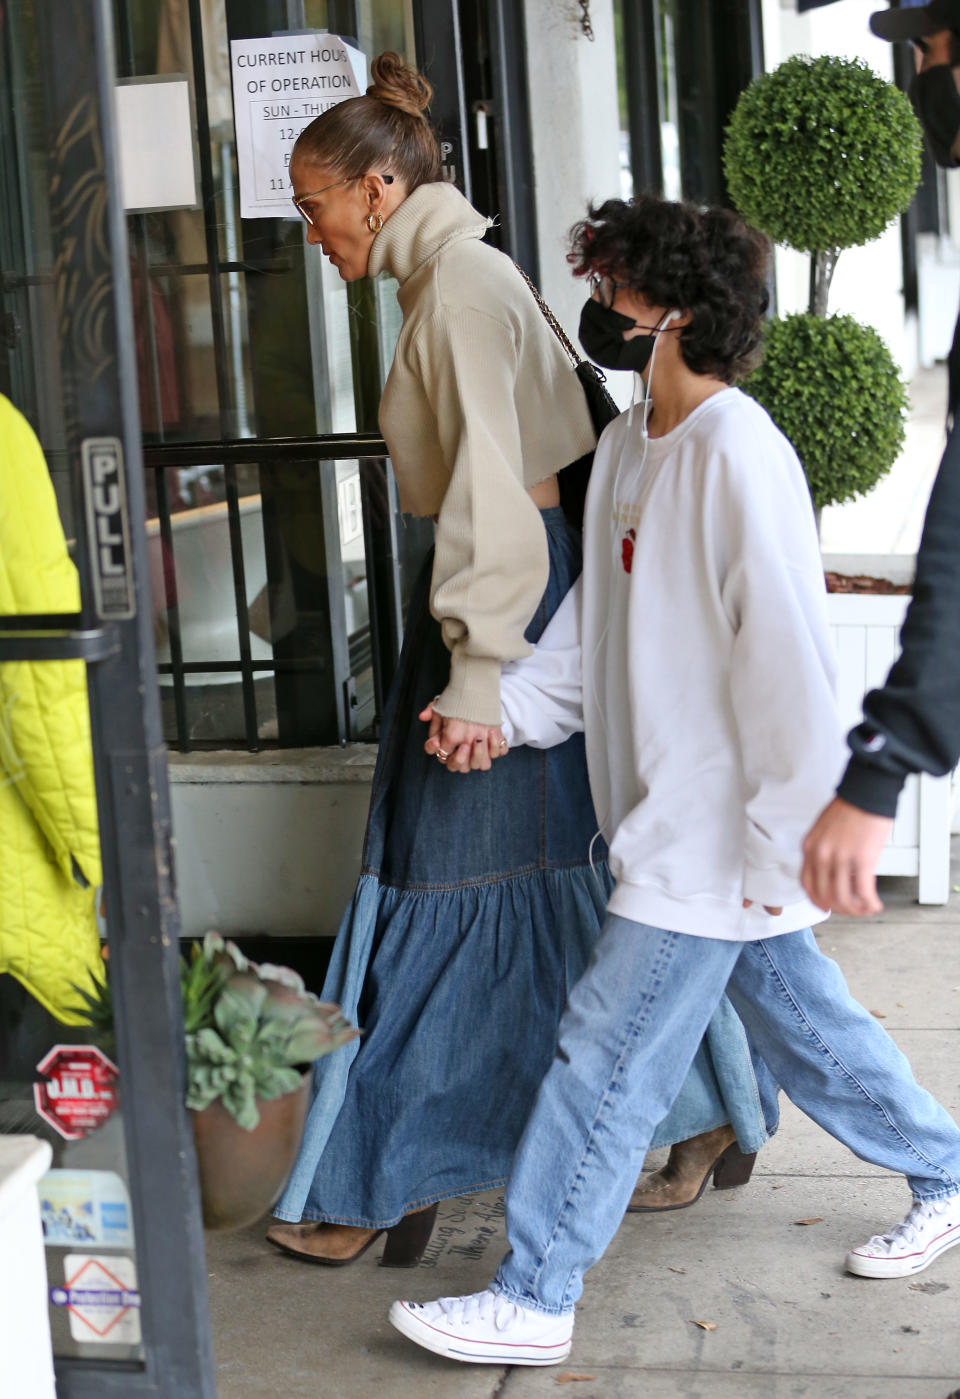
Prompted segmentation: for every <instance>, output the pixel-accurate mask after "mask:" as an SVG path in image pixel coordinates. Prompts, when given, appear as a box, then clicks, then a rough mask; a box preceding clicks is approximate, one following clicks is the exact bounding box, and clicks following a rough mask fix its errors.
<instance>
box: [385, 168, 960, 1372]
mask: <svg viewBox="0 0 960 1399" xmlns="http://www.w3.org/2000/svg"><path fill="white" fill-rule="evenodd" d="M768 256H769V245H768V244H767V242H766V240H765V239H764V238H763V237H762V236H761V235H760V234H759V233H756V232H755V231H754V230H752V229H749V228H747V227H746V226H745V225H744V224H743V223H742V222H741V221H740V220H739V219H738V218H737V217H736V215H734V214H733V213H732V212H731V211H730V210H727V209H707V210H700V209H695V208H693V207H692V206H688V205H683V204H675V203H668V202H667V201H665V200H660V199H654V198H652V197H650V196H641V197H640V198H638V199H637V200H635V201H634V202H633V203H631V204H624V203H622V202H621V201H620V200H610V201H608V202H607V203H605V204H603V205H602V206H601V207H600V208H599V209H595V208H591V209H590V211H589V215H588V218H587V220H586V221H585V222H584V223H583V224H581V225H580V226H579V227H578V228H577V229H576V230H575V234H574V240H573V259H572V260H573V261H574V262H575V265H576V268H577V270H578V271H579V272H581V273H583V274H587V273H589V274H592V275H593V276H594V277H595V283H594V294H593V297H592V299H591V300H590V301H588V302H587V304H586V306H585V307H584V313H583V319H582V321H581V338H582V339H583V340H584V342H585V343H590V344H593V345H594V347H595V348H596V349H597V351H598V352H599V354H600V356H601V357H602V358H603V360H604V362H615V363H622V362H623V361H624V360H625V359H626V360H629V362H630V363H631V364H632V365H633V367H635V368H637V369H639V370H640V371H642V373H643V374H644V377H645V379H646V381H647V385H648V389H649V391H650V395H651V398H650V399H648V401H647V405H645V408H644V411H642V412H640V413H637V414H635V416H634V420H633V422H631V421H630V420H629V418H628V416H627V415H626V414H624V415H622V416H621V417H620V418H618V419H617V421H616V422H614V423H612V424H611V425H610V426H609V427H608V428H607V429H606V431H605V432H604V434H603V437H602V439H601V442H600V446H599V448H598V450H597V455H596V463H595V466H594V471H593V477H592V480H591V483H590V490H589V493H588V496H587V506H586V518H585V523H584V566H583V576H582V579H581V582H580V583H579V584H578V586H577V588H576V590H575V591H574V592H573V593H572V594H571V596H570V597H569V598H568V599H567V600H566V601H565V602H564V604H563V606H562V607H561V608H560V609H559V611H558V613H557V615H556V616H555V617H554V619H553V621H552V622H551V625H550V627H549V628H548V630H547V631H546V632H545V634H544V636H543V639H542V642H541V644H540V645H539V646H538V647H537V648H536V649H535V652H534V654H533V655H531V656H530V657H526V658H524V659H522V660H520V661H518V662H516V663H515V664H514V665H512V666H510V667H509V668H508V670H507V672H506V673H505V674H504V677H503V688H502V697H503V708H504V715H505V719H506V721H507V723H508V725H509V732H510V734H511V737H512V738H513V739H516V740H520V741H523V740H526V741H527V742H531V743H537V744H539V745H543V746H545V747H549V745H551V744H554V743H557V742H560V741H562V740H563V739H565V738H566V736H567V735H568V734H569V733H570V732H571V731H574V730H581V729H582V730H584V731H585V733H586V740H587V756H588V761H589V764H590V777H591V786H592V789H593V793H594V797H595V800H596V803H597V808H598V810H604V809H605V810H606V811H607V813H608V820H609V826H608V829H609V831H610V867H611V871H612V873H613V875H614V876H615V880H616V885H615V888H614V892H613V894H612V896H611V899H610V902H609V905H608V913H607V920H606V924H605V927H604V931H603V934H602V936H601V937H600V939H599V942H598V944H597V949H596V953H595V955H594V958H593V959H592V961H591V964H590V967H589V969H588V971H587V972H586V974H585V976H584V977H583V979H582V981H581V982H580V983H579V985H578V986H577V987H575V988H574V991H573V993H572V995H571V997H570V1002H569V1005H568V1007H567V1009H566V1011H565V1013H564V1016H563V1021H562V1024H561V1026H560V1034H559V1047H558V1050H557V1054H556V1057H555V1058H554V1061H553V1063H552V1065H551V1067H550V1071H549V1073H548V1074H547V1076H546V1078H545V1079H544V1082H543V1085H542V1087H541V1089H540V1092H539V1094H538V1096H537V1103H536V1107H535V1108H534V1111H533V1114H532V1116H531V1118H530V1121H529V1123H528V1125H527V1128H526V1130H525V1132H524V1134H523V1139H522V1141H521V1142H520V1145H519V1147H518V1149H517V1153H516V1159H515V1161H514V1165H513V1169H512V1172H511V1176H510V1185H509V1187H508V1190H507V1200H506V1203H507V1236H508V1239H509V1243H510V1246H511V1251H510V1253H508V1254H507V1256H506V1258H504V1260H503V1261H502V1262H501V1264H500V1267H499V1269H498V1272H497V1274H496V1277H495V1278H494V1279H493V1281H492V1282H491V1284H490V1287H489V1288H487V1289H485V1290H484V1291H483V1292H481V1293H475V1294H473V1295H471V1296H469V1297H459V1298H453V1297H446V1298H442V1299H440V1300H438V1301H434V1302H429V1303H425V1304H417V1305H412V1304H410V1303H403V1302H397V1303H394V1306H393V1308H392V1310H391V1313H390V1319H391V1321H392V1322H393V1324H394V1325H395V1326H396V1327H397V1329H398V1330H400V1331H401V1332H403V1334H404V1335H406V1336H408V1337H409V1338H410V1339H411V1340H413V1341H415V1342H416V1343H417V1344H418V1345H420V1346H423V1347H425V1348H426V1349H428V1350H431V1351H434V1352H439V1353H440V1354H444V1355H448V1356H449V1357H450V1358H451V1359H455V1360H458V1361H468V1362H474V1363H479V1364H494V1365H502V1364H504V1363H508V1364H511V1365H516V1364H519V1365H553V1364H557V1363H558V1362H559V1361H561V1360H564V1359H565V1358H566V1356H567V1355H568V1354H569V1351H570V1348H571V1339H572V1333H573V1324H574V1305H575V1303H576V1302H577V1300H578V1298H579V1297H580V1295H581V1292H582V1287H583V1275H584V1273H585V1272H586V1270H587V1269H588V1268H589V1267H591V1266H592V1264H593V1263H595V1262H596V1261H597V1260H598V1259H599V1258H600V1257H601V1256H602V1254H603V1252H604V1250H605V1249H606V1247H607V1245H608V1243H609V1242H610V1240H611V1238H612V1237H613V1235H614V1233H615V1231H616V1230H617V1228H618V1226H619V1224H620V1220H621V1217H622V1214H623V1210H624V1207H625V1206H626V1203H627V1200H628V1199H629V1197H630V1192H631V1189H632V1186H633V1180H634V1176H635V1173H636V1169H637V1163H638V1162H639V1161H642V1159H643V1154H644V1152H645V1150H646V1147H647V1144H648V1142H649V1140H650V1136H651V1133H652V1131H653V1128H654V1126H655V1125H656V1123H657V1122H658V1121H659V1120H660V1119H661V1118H662V1116H663V1113H664V1111H665V1110H666V1109H667V1108H668V1107H669V1105H670V1103H671V1101H672V1100H673V1097H674V1093H675V1091H676V1088H677V1086H678V1085H679V1084H680V1082H681V1080H682V1078H683V1075H684V1073H685V1072H686V1070H687V1067H688V1065H689V1064H690V1062H691V1059H692V1057H693V1055H694V1052H695V1051H696V1049H697V1045H698V1042H699V1040H700V1036H701V1034H702V1033H703V1028H704V1026H705V1025H707V1024H708V1022H709V1020H710V1017H711V1015H712V1013H713V1011H714V1008H715V1007H716V1006H717V1004H718V1003H719V1001H720V998H721V996H722V995H723V994H724V990H725V988H726V990H727V992H728V993H729V995H730V997H731V999H732V1001H733V1003H734V1005H735V1006H736V1007H737V1009H738V1011H739V1012H740V1014H741V1016H742V1017H743V1020H744V1023H745V1024H746V1025H747V1026H748V1027H749V1029H750V1032H751V1034H752V1035H753V1036H754V1038H755V1041H756V1043H757V1045H758V1047H759V1049H760V1051H761V1053H762V1054H763V1055H764V1057H765V1058H766V1059H767V1062H768V1063H769V1064H770V1066H771V1068H772V1069H773V1070H774V1072H775V1073H776V1074H777V1079H778V1081H779V1082H780V1083H781V1084H782V1085H783V1088H784V1091H785V1092H786V1093H788V1094H789V1095H790V1097H791V1099H792V1100H793V1102H795V1103H796V1104H797V1106H798V1107H800V1108H801V1109H802V1110H803V1111H804V1112H806V1113H807V1114H808V1115H809V1116H810V1117H812V1118H813V1120H814V1121H815V1122H817V1123H819V1124H820V1125H821V1126H822V1127H823V1128H824V1129H825V1130H826V1131H828V1132H830V1133H831V1134H832V1135H833V1136H834V1137H836V1138H837V1139H838V1140H840V1141H841V1142H843V1143H844V1144H845V1145H846V1146H848V1147H849V1148H850V1150H851V1151H853V1152H855V1153H856V1155H858V1156H859V1157H860V1158H861V1159H862V1160H866V1161H870V1162H872V1163H874V1164H875V1165H878V1166H884V1167H886V1168H887V1169H889V1170H893V1171H898V1172H902V1173H903V1174H904V1175H905V1176H906V1177H907V1181H908V1184H909V1185H910V1187H911V1190H912V1193H913V1197H914V1204H913V1207H912V1208H911V1210H910V1212H909V1214H908V1215H907V1217H906V1219H904V1220H903V1221H902V1223H900V1224H897V1225H895V1226H894V1227H893V1228H891V1229H890V1231H889V1232H888V1233H886V1234H883V1235H878V1236H874V1237H873V1238H871V1239H870V1240H869V1241H868V1242H866V1243H864V1244H861V1245H859V1246H858V1247H856V1248H853V1249H851V1250H850V1252H849V1253H848V1254H847V1257H846V1264H845V1266H846V1269H847V1271H848V1272H851V1273H854V1274H857V1275H859V1276H861V1277H867V1278H893V1277H907V1276H910V1275H911V1274H913V1273H915V1272H919V1271H921V1270H922V1269H923V1268H926V1267H927V1266H928V1265H929V1264H930V1263H932V1262H933V1261H934V1260H935V1259H936V1258H938V1257H939V1256H940V1255H941V1254H942V1253H943V1252H944V1250H945V1249H947V1248H950V1247H953V1246H956V1245H960V1129H958V1127H957V1125H956V1123H955V1122H954V1121H953V1120H952V1118H951V1117H950V1115H949V1114H948V1113H947V1112H946V1111H945V1110H944V1109H943V1108H942V1107H941V1106H940V1105H939V1104H938V1103H937V1102H936V1101H935V1100H934V1099H933V1098H932V1097H931V1096H930V1094H929V1093H927V1092H925V1090H924V1089H922V1088H921V1087H920V1086H919V1085H918V1084H917V1083H916V1082H915V1081H914V1078H913V1075H912V1073H911V1070H910V1066H909V1064H908V1063H907V1060H906V1059H905V1058H904V1056H903V1055H902V1054H901V1053H900V1051H899V1050H898V1049H897V1047H896V1045H895V1044H894V1042H893V1040H892V1039H891V1038H890V1036H889V1035H888V1034H887V1032H886V1031H885V1030H884V1029H883V1028H882V1026H881V1025H879V1024H878V1022H877V1020H876V1019H875V1018H874V1016H872V1015H871V1014H870V1013H869V1011H867V1010H865V1009H864V1008H863V1007H862V1006H860V1005H858V1004H857V1002H856V1001H855V1000H854V999H853V997H852V996H851V995H850V992H849V990H848V989H847V986H846V983H845V982H844V979H843V976H842V975H841V973H840V969H839V968H838V967H837V965H836V964H835V963H834V962H832V961H831V960H830V959H829V958H828V957H826V956H825V955H824V954H823V953H822V952H821V951H820V949H819V948H818V946H817V943H816V939H815V938H814V935H813V932H812V930H811V927H810V925H811V923H816V922H819V921H820V920H822V918H823V917H824V915H823V913H822V912H821V911H820V910H819V909H817V908H815V907H814V905H813V904H811V903H810V902H809V901H808V900H807V899H806V897H805V895H804V891H803V888H802V886H801V883H800V842H801V840H802V838H803V835H804V832H805V831H806V829H807V827H808V826H809V824H810V819H811V816H812V815H813V813H815V812H816V811H817V810H818V809H819V807H820V806H821V805H822V803H823V798H824V795H825V794H826V793H827V792H829V791H830V789H831V787H832V786H833V784H834V782H835V781H836V775H837V771H838V767H839V763H840V757H841V730H840V724H839V719H838V715H837V710H836V701H835V695H834V679H835V670H836V660H835V656H834V654H833V645H832V642H831V639H830V633H829V629H828V626H827V619H826V606H825V593H824V586H823V564H822V561H821V558H820V551H819V547H818V541H817V536H816V529H815V527H814V521H813V511H812V509H811V506H810V494H809V489H808V487H807V483H806V481H805V479H804V475H803V471H802V469H801V466H800V463H799V462H798V461H797V458H796V454H795V453H794V451H793V449H792V447H791V446H790V444H789V442H788V441H787V440H786V438H785V437H784V436H783V435H782V434H781V433H780V432H779V431H778V430H777V428H776V427H775V426H774V424H773V423H772V422H771V421H770V419H769V418H768V417H767V414H766V413H765V412H764V410H763V409H762V408H761V407H760V405H759V404H758V403H756V402H755V401H754V400H753V399H752V398H749V397H747V395H745V394H743V393H741V392H740V390H739V389H737V388H736V387H734V385H735V384H736V382H737V380H738V379H739V378H741V377H742V375H743V374H744V373H746V372H747V370H748V369H749V368H750V367H751V365H752V363H753V362H754V360H755V357H756V352H757V350H758V347H759V344H760V339H761V334H762V325H763V311H764V309H765V307H766V303H767V294H766V274H767V267H768ZM651 401H652V404H653V408H652V411H651V412H650V414H649V418H648V414H647V411H646V408H647V406H648V405H649V403H650V402H651ZM626 541H629V543H630V544H631V546H632V548H631V549H630V550H627V549H624V547H623V546H624V543H625V542H626ZM692 799H695V801H696V808H697V819H696V821H691V820H690V807H691V800H692ZM672 1261H676V1255H675V1253H674V1254H673V1255H672ZM778 1262H779V1259H778Z"/></svg>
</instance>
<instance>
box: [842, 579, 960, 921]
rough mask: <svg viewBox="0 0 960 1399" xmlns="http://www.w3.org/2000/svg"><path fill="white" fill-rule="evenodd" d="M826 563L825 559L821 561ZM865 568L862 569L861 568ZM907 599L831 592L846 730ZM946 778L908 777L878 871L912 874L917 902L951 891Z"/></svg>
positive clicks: (883, 666) (879, 679) (878, 676)
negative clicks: (916, 890)
mask: <svg viewBox="0 0 960 1399" xmlns="http://www.w3.org/2000/svg"><path fill="white" fill-rule="evenodd" d="M824 562H825V563H826V564H827V567H831V562H830V560H825V561H824ZM864 571H866V570H864ZM909 602H910V598H909V596H907V595H905V594H902V593H901V594H898V593H893V594H886V595H882V594H876V595H872V594H863V593H831V594H829V596H828V598H827V615H828V617H829V620H830V628H831V631H832V633H833V637H834V641H835V642H836V647H837V656H838V662H839V669H838V697H839V701H840V717H841V719H842V721H843V725H844V728H845V729H851V728H853V727H854V725H855V724H858V723H860V721H861V719H862V718H863V709H862V705H863V697H864V695H865V694H866V692H867V691H868V690H872V689H875V688H876V687H877V686H879V685H882V684H883V682H884V680H885V679H886V676H887V671H888V670H889V669H890V666H891V665H892V664H893V661H894V658H895V657H896V655H897V652H898V650H899V638H900V628H901V626H902V625H903V619H904V615H905V614H906V610H907V606H908V604H909ZM950 817H951V787H950V778H949V777H929V776H927V775H926V774H922V775H921V776H920V777H919V778H918V777H911V778H909V779H908V781H907V784H906V786H905V787H904V790H903V794H902V796H901V798H900V805H899V807H898V808H897V819H896V822H895V823H894V827H893V831H892V833H891V836H890V841H889V843H888V845H887V847H886V849H885V850H884V852H883V854H882V855H881V857H880V863H879V864H878V866H877V873H878V874H900V875H915V876H916V877H917V879H918V881H919V888H918V894H917V897H918V899H919V902H920V903H922V904H943V903H946V902H947V899H948V897H949V894H950Z"/></svg>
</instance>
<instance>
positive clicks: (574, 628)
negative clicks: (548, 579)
mask: <svg viewBox="0 0 960 1399" xmlns="http://www.w3.org/2000/svg"><path fill="white" fill-rule="evenodd" d="M582 610H583V580H582V578H578V579H577V581H576V583H574V585H573V587H572V588H571V589H570V591H569V592H568V593H567V595H566V597H565V598H564V599H563V602H562V603H561V604H560V606H559V607H558V608H557V610H556V612H555V613H554V614H553V617H552V618H551V619H550V622H549V625H548V626H547V628H546V630H545V631H544V633H543V635H542V636H541V638H540V640H539V641H538V642H537V644H536V646H534V648H533V651H532V652H531V654H530V655H529V656H526V657H524V659H523V660H520V661H513V662H511V663H510V664H509V665H506V666H504V668H503V675H502V677H501V680H500V702H501V705H502V708H503V735H504V738H505V739H506V740H507V742H508V743H509V744H510V746H511V747H512V748H513V747H517V746H519V745H520V744H524V743H525V744H527V745H528V746H529V747H531V748H553V747H555V746H556V744H558V743H563V742H564V741H565V740H566V739H568V738H569V737H570V735H571V734H575V733H579V732H581V731H582V729H583V667H582V652H581V644H580V630H581V614H582Z"/></svg>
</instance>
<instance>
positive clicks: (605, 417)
mask: <svg viewBox="0 0 960 1399" xmlns="http://www.w3.org/2000/svg"><path fill="white" fill-rule="evenodd" d="M514 266H515V267H516V269H517V271H518V272H519V273H520V276H521V277H522V278H523V280H524V281H525V282H526V284H527V286H528V287H529V288H530V290H531V291H532V292H533V295H534V298H535V300H536V303H537V305H538V306H539V307H540V310H541V311H542V312H543V314H544V317H545V319H546V322H547V324H548V325H549V327H550V329H551V330H552V331H553V333H554V335H556V337H557V339H558V340H559V341H560V344H561V345H562V346H563V348H564V349H565V350H566V352H567V354H568V355H569V356H570V361H571V363H572V365H573V372H574V373H575V374H576V376H577V378H578V379H579V380H580V385H581V387H582V389H583V392H584V395H585V397H586V400H587V411H588V412H589V414H590V421H591V422H592V423H593V430H594V432H595V433H596V434H597V437H598V438H599V436H600V434H601V432H603V429H604V428H605V427H606V426H607V423H612V422H613V420H614V418H618V417H619V416H620V409H619V408H618V407H617V405H616V403H614V401H613V399H612V398H611V397H610V391H609V389H608V388H607V376H606V375H605V374H604V372H603V370H602V369H598V368H597V366H596V365H595V364H591V362H590V360H588V359H581V357H580V355H578V354H577V351H576V348H575V347H574V345H573V342H572V341H571V339H570V337H569V335H568V334H567V332H566V331H565V330H564V328H563V326H562V325H561V324H560V322H559V321H558V320H557V318H556V316H555V315H554V314H553V312H552V311H551V310H550V307H549V306H548V305H547V303H546V302H545V301H544V299H543V297H542V296H541V295H540V293H539V291H538V290H537V288H536V287H535V286H534V284H533V282H531V280H530V278H529V277H528V276H527V274H526V272H524V270H523V268H522V267H521V266H520V265H519V264H518V263H515V264H514ZM592 467H593V451H589V452H586V453H585V454H584V455H583V456H582V457H579V458H578V459H577V460H576V461H574V462H571V463H570V464H569V466H565V467H564V468H563V470H562V471H561V472H560V473H559V476H558V478H557V479H558V481H559V483H560V504H561V505H562V507H563V512H564V514H565V515H566V517H567V519H568V520H569V521H570V523H571V524H572V525H573V526H574V528H575V529H583V505H584V501H585V500H586V496H587V486H588V485H589V482H590V471H591V468H592Z"/></svg>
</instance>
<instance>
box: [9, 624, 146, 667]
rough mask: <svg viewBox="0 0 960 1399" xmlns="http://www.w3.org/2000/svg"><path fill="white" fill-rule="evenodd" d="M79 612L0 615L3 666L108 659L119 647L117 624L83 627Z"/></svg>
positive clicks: (90, 662) (94, 661)
mask: <svg viewBox="0 0 960 1399" xmlns="http://www.w3.org/2000/svg"><path fill="white" fill-rule="evenodd" d="M81 620H82V618H81V616H80V613H79V612H76V613H74V612H45V613H36V614H31V613H20V614H18V615H16V616H12V615H8V616H3V615H0V665H2V664H3V663H4V662H5V661H86V662H87V664H88V665H92V664H95V663H96V662H97V661H105V660H108V659H109V658H110V657H111V656H115V655H116V654H117V652H118V651H119V650H120V636H119V633H118V632H117V629H116V627H113V626H105V627H83V626H78V625H77V624H78V623H79V622H81Z"/></svg>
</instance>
